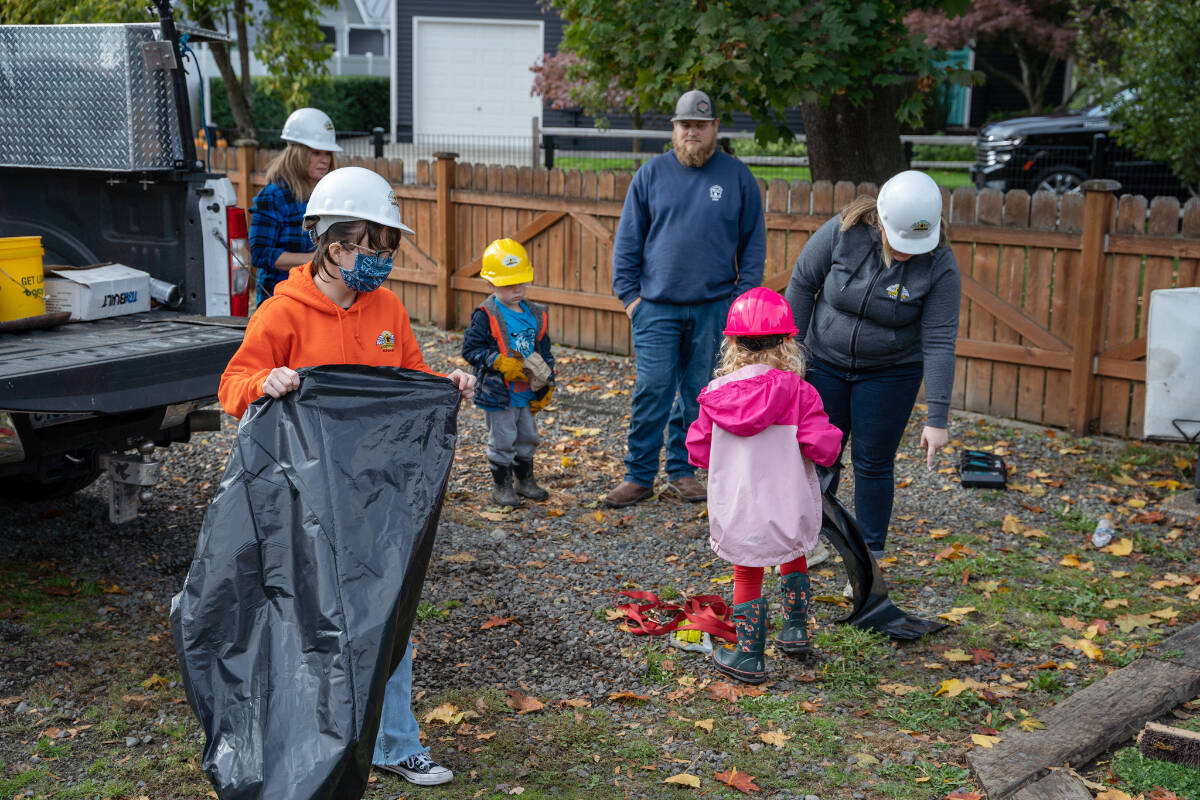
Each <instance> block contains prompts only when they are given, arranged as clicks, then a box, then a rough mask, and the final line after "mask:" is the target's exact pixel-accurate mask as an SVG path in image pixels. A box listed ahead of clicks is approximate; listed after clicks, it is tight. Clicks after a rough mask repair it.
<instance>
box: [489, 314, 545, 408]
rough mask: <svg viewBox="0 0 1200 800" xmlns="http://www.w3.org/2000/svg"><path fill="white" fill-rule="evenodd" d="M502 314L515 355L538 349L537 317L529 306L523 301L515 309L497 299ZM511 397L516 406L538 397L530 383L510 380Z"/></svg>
mask: <svg viewBox="0 0 1200 800" xmlns="http://www.w3.org/2000/svg"><path fill="white" fill-rule="evenodd" d="M496 308H498V309H500V316H501V317H503V318H504V327H505V328H507V329H508V342H507V343H506V344H507V345H508V350H509V352H510V353H512V354H513V355H514V356H516V355H520V356H521V358H524V357H525V356H528V355H530V354H532V353H533V351H534V350H535V349H537V329H538V321H537V317H535V316H534V315H533V312H532V311H530V310H529V306H527V305H525V303H524V301H522V303H521V310H520V311H519V312H518V311H513V310H512V309H511V308H509V307H508V306H506V305H504V303H501V302H500V301H499V300H497V301H496ZM508 393H509V397H510V398H511V400H512V406H513V407H514V408H523V407H524V406H527V405H529V403H530V402H531V401H532V400H533V399H534V398H535V397H536V395H535V393H534V392H533V390H532V389H530V388H529V384H528V383H525V382H524V381H510V382H509V384H508Z"/></svg>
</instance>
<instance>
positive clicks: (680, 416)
mask: <svg viewBox="0 0 1200 800" xmlns="http://www.w3.org/2000/svg"><path fill="white" fill-rule="evenodd" d="M730 302H731V301H730V300H728V299H725V300H714V301H712V302H709V303H701V304H697V305H674V304H672V303H654V302H651V301H649V300H645V299H643V300H642V302H640V303H638V306H637V308H635V309H634V310H633V320H632V322H633V325H632V327H633V353H634V355H635V356H636V358H637V383H636V385H635V386H634V390H633V404H632V408H631V409H630V414H629V449H628V452H627V453H626V455H625V480H628V481H633V482H634V483H636V484H639V485H641V486H653V485H654V476H655V475H657V474H658V454H659V452H660V451H661V450H662V446H663V429H664V428H666V429H667V477H668V478H669V479H670V480H675V479H677V478H682V477H685V476H689V477H690V476H692V475H695V473H696V469H695V467H693V466H692V465H691V464H689V463H688V457H687V444H686V442H687V430H688V426H690V425H691V424H692V423H693V422H694V421H695V420H696V416H697V414H698V413H699V409H700V406H699V404H698V403H697V402H696V398H697V397H698V396H699V395H700V390H701V389H703V388H704V387H705V386H706V385H707V384H708V382H709V381H710V380H712V374H713V368H714V367H715V366H716V362H717V351H718V350H719V349H720V346H721V336H722V334H721V331H722V330H723V329H724V327H725V316H726V315H727V314H728V313H729V303H730Z"/></svg>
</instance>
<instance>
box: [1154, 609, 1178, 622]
mask: <svg viewBox="0 0 1200 800" xmlns="http://www.w3.org/2000/svg"><path fill="white" fill-rule="evenodd" d="M1150 613H1151V614H1153V615H1154V616H1156V617H1158V618H1160V619H1172V618H1174V617H1178V616H1179V612H1178V611H1176V610H1175V609H1173V608H1171V607H1170V606H1167V607H1166V608H1160V609H1159V610H1158V611H1151V612H1150Z"/></svg>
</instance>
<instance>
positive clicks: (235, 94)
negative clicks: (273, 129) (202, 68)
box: [197, 13, 258, 139]
mask: <svg viewBox="0 0 1200 800" xmlns="http://www.w3.org/2000/svg"><path fill="white" fill-rule="evenodd" d="M197 22H198V23H199V24H200V27H202V28H210V29H212V28H215V26H214V25H213V18H212V14H211V13H205V14H203V15H201V16H200V18H199V19H198V20H197ZM209 47H210V48H211V50H212V54H213V61H216V62H217V71H218V72H220V73H221V81H222V82H223V83H224V84H225V97H226V99H227V100H229V111H230V113H232V114H233V124H234V125H236V126H237V129H238V135H237V138H238V139H255V138H257V136H258V134H257V131H256V130H255V127H256V126H255V124H254V112H253V111H252V110H251V109H250V104H249V103H248V102H247V101H246V94H245V93H244V92H243V90H242V83H241V81H239V80H238V77H237V74H236V73H235V72H234V71H233V62H232V61H231V60H230V58H229V48H228V47H227V46H226V45H225V44H224V43H223V42H213V43H212V44H211V45H209ZM238 49H239V50H244V49H245V48H244V47H243V46H239V47H238ZM243 74H245V73H243Z"/></svg>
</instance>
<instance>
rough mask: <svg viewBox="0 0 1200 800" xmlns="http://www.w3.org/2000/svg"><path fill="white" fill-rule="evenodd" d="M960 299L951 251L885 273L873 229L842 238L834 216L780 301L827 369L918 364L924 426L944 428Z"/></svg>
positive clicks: (857, 230) (804, 255) (939, 250)
mask: <svg viewBox="0 0 1200 800" xmlns="http://www.w3.org/2000/svg"><path fill="white" fill-rule="evenodd" d="M961 293H962V282H961V280H960V279H959V274H958V264H957V262H955V260H954V253H953V252H952V251H951V250H950V248H949V247H938V248H936V249H935V250H933V252H931V253H926V254H924V255H919V256H913V257H912V258H910V259H908V260H907V261H894V262H893V263H892V266H891V267H890V268H889V267H886V266H884V263H883V248H882V242H881V240H880V236H879V231H878V229H876V228H875V227H874V226H868V225H861V224H860V225H854V226H852V227H851V228H850V229H849V230H847V231H846V232H845V233H843V232H842V229H841V217H840V216H836V217H834V218H833V219H831V220H829V221H828V222H826V223H825V224H824V225H822V226H821V227H820V229H819V230H818V231H817V232H816V233H814V234H813V236H812V238H811V239H809V241H808V243H807V244H806V245H805V246H804V250H803V251H802V252H801V253H800V257H799V258H797V259H796V265H795V266H794V267H793V268H792V279H791V281H790V282H789V283H788V287H787V295H786V296H787V301H788V303H789V304H790V305H791V307H792V316H793V317H794V318H795V320H796V327H797V328H799V330H800V337H801V338H802V341H803V342H804V343H805V345H807V347H808V350H809V352H810V353H812V355H813V356H815V357H816V358H818V359H820V360H821V361H824V362H825V363H827V364H830V365H832V366H834V367H837V368H839V369H845V370H851V371H858V370H870V369H878V368H880V367H889V366H893V365H896V364H909V363H914V362H921V361H923V362H924V369H925V400H926V403H927V404H928V406H929V419H928V424H929V425H930V426H931V427H934V428H945V427H946V420H947V416H948V415H949V411H950V392H951V389H952V388H953V385H954V340H955V339H956V338H957V337H958V308H959V300H960V297H961Z"/></svg>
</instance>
